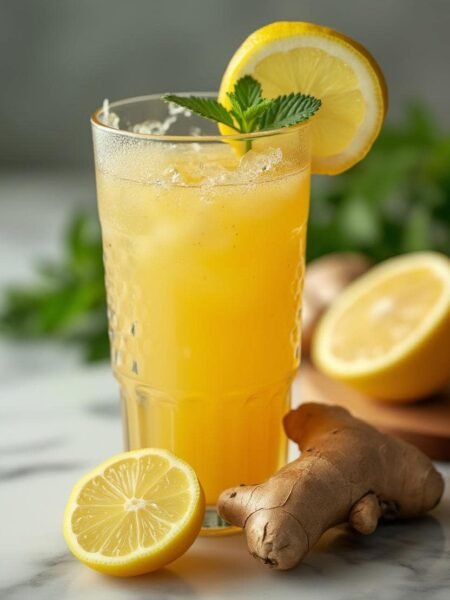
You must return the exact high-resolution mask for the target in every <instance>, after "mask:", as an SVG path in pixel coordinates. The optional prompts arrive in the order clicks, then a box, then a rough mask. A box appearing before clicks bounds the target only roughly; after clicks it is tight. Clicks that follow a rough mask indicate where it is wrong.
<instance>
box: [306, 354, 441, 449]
mask: <svg viewBox="0 0 450 600" xmlns="http://www.w3.org/2000/svg"><path fill="white" fill-rule="evenodd" d="M294 401H295V402H296V403H297V404H298V403H302V402H323V403H326V404H340V405H341V406H344V407H345V408H347V409H348V410H349V411H350V412H351V413H352V414H353V415H355V416H356V417H359V418H361V419H364V420H365V421H367V422H369V423H371V424H372V425H374V426H375V427H377V428H378V429H380V430H382V431H386V432H389V433H394V434H395V435H398V436H399V437H401V438H403V439H405V440H407V441H409V442H411V443H412V444H415V445H416V446H418V447H419V448H420V449H421V450H423V451H424V452H425V453H426V454H428V456H430V457H431V458H433V459H435V460H450V390H447V392H444V393H442V394H441V395H440V396H436V397H433V398H430V399H428V400H424V401H421V402H418V403H415V404H388V403H385V402H379V401H376V400H374V399H373V398H369V397H367V396H364V395H363V394H361V393H360V392H357V391H355V390H353V389H352V388H350V387H348V386H347V385H344V384H342V383H339V382H337V381H334V380H332V379H329V378H328V377H326V376H325V375H322V374H321V373H319V372H318V371H317V370H316V369H314V367H312V366H311V364H308V363H307V362H305V363H304V364H302V366H301V368H300V372H299V375H298V376H297V378H296V381H295V384H294Z"/></svg>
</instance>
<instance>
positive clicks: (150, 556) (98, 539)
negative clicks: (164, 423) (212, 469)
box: [64, 448, 204, 576]
mask: <svg viewBox="0 0 450 600" xmlns="http://www.w3.org/2000/svg"><path fill="white" fill-rule="evenodd" d="M203 513H204V497H203V492H202V489H201V487H200V484H199V482H198V480H197V477H196V475H195V473H194V471H193V469H192V468H191V467H190V466H189V465H187V464H186V463H185V462H183V461H181V460H179V459H178V458H176V457H175V456H174V455H172V454H171V453H170V452H167V451H165V450H159V449H151V448H146V449H143V450H133V451H131V452H125V453H123V454H120V455H118V456H115V457H113V458H111V459H109V460H107V461H106V462H104V463H102V464H101V465H99V466H98V467H97V468H95V469H94V470H93V471H91V472H90V473H88V474H87V475H86V476H84V477H83V478H82V479H81V480H80V481H79V482H78V483H77V484H76V485H75V487H74V489H73V491H72V493H71V496H70V498H69V501H68V503H67V506H66V511H65V515H64V537H65V539H66V542H67V544H68V546H69V548H70V550H71V552H72V553H73V554H74V555H75V556H76V557H77V558H78V559H79V560H81V561H82V562H83V563H85V564H87V565H88V566H89V567H92V568H93V569H96V570H98V571H102V572H104V573H109V574H110V575H118V576H129V575H140V574H142V573H148V572H150V571H154V570H156V569H159V568H161V567H163V566H164V565H166V564H168V563H169V562H172V561H173V560H175V559H176V558H178V557H179V556H181V555H182V554H183V553H184V552H185V551H186V550H187V549H188V548H189V546H190V545H191V544H192V543H193V542H194V540H195V538H196V537H197V535H198V533H199V531H200V527H201V524H202V519H203Z"/></svg>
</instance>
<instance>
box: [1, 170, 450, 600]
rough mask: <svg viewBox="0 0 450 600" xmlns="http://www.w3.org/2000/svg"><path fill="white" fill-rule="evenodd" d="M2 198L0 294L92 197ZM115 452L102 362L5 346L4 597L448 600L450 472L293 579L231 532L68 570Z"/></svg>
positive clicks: (60, 183) (13, 185) (4, 187)
mask: <svg viewBox="0 0 450 600" xmlns="http://www.w3.org/2000/svg"><path fill="white" fill-rule="evenodd" d="M0 197H1V198H2V219H1V220H0V251H1V253H2V255H4V256H8V260H7V261H6V260H4V261H0V286H1V285H3V284H5V283H6V282H8V281H12V280H13V279H20V278H21V277H23V276H27V275H28V274H29V273H30V270H31V264H32V262H33V261H34V260H35V259H36V257H39V256H42V254H44V255H47V256H48V255H54V254H55V253H56V252H58V236H59V234H60V232H61V227H62V225H63V223H64V221H65V219H66V218H67V215H68V214H69V213H70V212H71V211H72V210H73V208H74V206H76V205H77V204H78V200H79V199H83V198H85V204H86V203H89V202H92V198H93V186H92V180H91V179H89V178H84V179H82V178H80V177H79V176H78V175H76V174H75V175H61V176H57V177H55V175H54V174H50V175H49V176H47V177H46V176H44V175H30V174H28V175H25V176H24V174H16V175H14V174H13V175H11V176H7V177H5V176H2V177H0ZM62 199H63V200H62ZM33 209H34V210H33ZM42 215H44V216H43V217H42ZM38 217H41V218H40V219H39V221H38V222H39V223H40V226H39V227H36V222H37V221H36V219H37V218H38ZM121 450H122V435H121V425H120V414H119V401H118V393H117V389H116V385H115V382H114V380H113V378H112V375H111V373H110V369H109V366H108V365H103V366H100V367H83V366H82V365H81V364H80V360H79V356H78V355H77V354H76V353H75V352H74V351H73V350H71V349H67V348H61V347H57V346H55V345H52V344H40V343H39V344H33V345H30V344H27V345H24V344H20V343H17V342H14V343H13V342H11V341H8V340H5V339H0V599H1V600H28V599H33V600H41V599H42V600H53V599H55V600H79V599H83V600H103V599H105V600H170V599H178V598H198V599H200V598H203V599H211V600H220V599H227V600H229V599H230V598H233V599H246V600H247V599H252V598H255V599H265V598H270V599H272V598H273V599H277V600H278V599H280V598H282V599H287V600H288V599H290V598H295V599H296V600H298V599H299V598H302V599H304V600H327V599H333V600H340V599H342V600H357V599H358V600H359V599H364V600H372V599H373V600H375V599H380V598H382V599H386V600H397V599H401V600H402V599H407V600H415V598H420V597H424V598H426V599H427V600H449V599H450V464H447V465H439V468H440V469H441V471H442V472H443V474H444V476H445V478H446V482H447V491H446V495H445V497H444V499H443V501H442V503H441V504H440V506H439V507H438V508H437V509H436V510H435V511H433V513H432V514H431V515H430V516H428V517H426V518H423V519H420V520H417V521H414V522H411V523H394V524H390V525H385V526H380V527H379V529H378V530H377V531H376V533H374V534H373V535H372V536H368V537H363V536H360V535H358V534H356V533H354V532H352V531H351V530H350V529H349V528H347V527H339V528H335V529H334V530H331V531H329V532H328V533H327V534H326V535H325V536H323V538H322V540H321V541H320V542H319V544H318V545H317V546H316V547H315V548H314V549H313V551H312V552H311V553H310V554H309V555H308V557H307V558H306V560H305V561H304V562H303V563H302V565H300V567H299V568H297V569H295V570H294V571H290V572H285V573H280V572H274V571H270V570H268V569H266V568H264V567H263V566H261V565H260V564H259V563H257V562H256V561H255V560H254V559H252V558H251V557H250V556H249V554H248V552H247V548H246V543H245V539H244V536H243V535H242V534H237V535H234V536H230V537H224V538H199V539H198V540H197V541H196V542H195V544H194V545H193V546H192V547H191V549H190V550H189V551H188V552H187V553H186V554H185V555H184V556H183V557H182V558H180V559H179V560H177V561H176V562H174V563H172V564H171V565H169V566H168V567H167V568H166V569H164V570H162V571H160V572H158V573H154V574H151V575H148V576H142V577H138V578H134V579H124V580H119V579H114V578H111V577H107V576H103V575H100V574H98V573H95V572H94V571H91V570H90V569H88V568H87V567H85V566H83V565H82V564H81V563H79V562H77V561H76V559H75V558H73V557H72V555H71V554H70V553H69V552H68V550H67V548H66V545H65V543H64V540H63V537H62V533H61V524H62V515H63V510H64V506H65V503H66V500H67V497H68V495H69V492H70V490H71V488H72V486H73V484H74V483H75V482H76V480H77V479H78V478H79V477H80V476H81V475H82V474H84V473H85V472H86V471H87V470H89V469H90V468H92V467H93V466H95V465H96V464H97V463H98V462H100V461H101V460H103V459H104V458H106V457H109V456H111V455H113V454H115V453H117V452H120V451H121Z"/></svg>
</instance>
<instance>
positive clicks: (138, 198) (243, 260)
mask: <svg viewBox="0 0 450 600" xmlns="http://www.w3.org/2000/svg"><path fill="white" fill-rule="evenodd" d="M92 129H93V138H94V150H95V164H96V181H97V196H98V206H99V214H100V221H101V227H102V238H103V251H104V263H105V271H106V288H107V298H108V320H109V335H110V342H111V360H112V368H113V370H114V375H115V377H116V379H117V381H118V383H119V386H120V391H121V398H122V406H123V423H124V430H125V440H126V447H127V448H128V449H135V448H142V447H160V448H165V449H168V450H171V451H172V452H174V453H175V454H176V455H177V456H178V457H180V458H182V459H184V460H186V461H187V462H188V463H189V464H190V465H191V466H192V467H194V469H195V471H196V472H197V475H198V477H199V480H200V482H201V485H202V486H203V489H204V491H205V496H206V503H207V511H206V515H205V522H204V527H205V528H208V529H210V530H213V531H214V532H216V533H217V532H221V531H224V532H226V531H227V524H226V523H225V522H224V521H222V520H221V519H220V517H219V516H218V515H217V513H216V510H215V503H216V501H217V498H218V496H219V494H220V492H221V491H223V490H224V489H225V488H228V487H230V486H235V485H239V484H241V483H247V484H250V483H257V482H262V481H264V480H265V479H267V478H268V477H269V476H270V475H272V474H273V473H274V472H275V471H276V470H277V469H278V468H280V467H281V466H282V465H283V464H284V463H285V461H286V451H287V441H286V437H285V435H284V433H283V428H282V417H283V415H284V414H285V413H286V412H287V411H288V410H289V406H290V388H291V383H292V379H293V377H294V374H295V372H296V369H297V367H298V364H299V360H300V310H301V292H302V282H303V275H304V262H305V240H306V221H307V215H308V206H309V187H310V142H309V126H308V124H307V123H304V124H301V125H298V126H295V127H291V128H286V129H279V130H274V131H268V132H259V133H253V134H236V135H229V136H224V135H219V133H218V129H217V126H216V124H214V123H210V122H207V121H205V120H203V119H201V118H200V117H196V116H195V115H193V114H191V113H189V112H188V111H185V110H183V109H180V108H178V107H175V106H173V105H168V104H167V103H165V102H164V101H162V100H161V99H159V97H158V96H146V97H139V98H132V99H127V100H122V101H119V102H114V103H112V104H111V105H110V106H109V107H108V106H106V105H105V106H104V107H103V108H101V109H99V110H97V111H96V112H95V113H94V115H93V116H92Z"/></svg>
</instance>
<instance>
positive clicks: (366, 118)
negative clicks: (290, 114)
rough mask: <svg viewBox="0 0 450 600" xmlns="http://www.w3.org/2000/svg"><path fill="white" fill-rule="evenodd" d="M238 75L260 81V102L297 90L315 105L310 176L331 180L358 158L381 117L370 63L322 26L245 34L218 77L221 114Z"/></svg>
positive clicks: (383, 95)
mask: <svg viewBox="0 0 450 600" xmlns="http://www.w3.org/2000/svg"><path fill="white" fill-rule="evenodd" d="M244 75H252V76H253V77H254V78H255V79H257V80H258V81H259V82H260V83H261V85H262V90H263V96H264V97H266V98H275V97H276V96H279V95H283V94H289V93H291V92H302V93H304V94H311V95H313V96H315V97H316V98H319V99H320V100H321V101H322V105H321V107H320V109H319V111H318V112H317V113H316V114H315V115H314V117H312V118H311V120H310V126H311V132H312V171H313V173H323V174H328V175H335V174H337V173H341V172H342V171H345V170H346V169H349V168H350V167H352V166H353V165H354V164H355V163H357V162H358V161H360V160H361V159H362V158H364V156H365V155H366V154H367V152H368V151H369V150H370V148H371V146H372V144H373V142H374V141H375V140H376V138H377V136H378V134H379V132H380V129H381V126H382V124H383V121H384V117H385V115H386V111H387V88H386V83H385V81H384V77H383V74H382V72H381V69H380V67H379V66H378V64H377V63H376V61H375V59H374V58H373V57H372V56H371V54H370V53H369V52H368V51H367V50H366V49H365V48H364V47H363V46H362V45H361V44H359V43H358V42H355V41H354V40H352V39H351V38H349V37H347V36H346V35H344V34H342V33H339V32H337V31H334V30H333V29H330V28H329V27H323V26H321V25H314V24H312V23H301V22H279V23H271V24H270V25H266V26H265V27H262V28H261V29H258V30H257V31H255V32H254V33H252V34H251V35H250V36H249V37H248V38H247V39H246V40H245V41H244V43H243V44H242V45H241V46H240V48H239V49H238V50H237V51H236V53H235V54H234V56H233V57H232V59H231V61H230V63H229V64H228V67H227V69H226V71H225V74H224V76H223V78H222V83H221V85H220V91H219V101H220V102H222V103H223V104H224V105H225V106H226V107H227V108H230V102H229V99H228V97H227V92H232V91H233V88H234V85H235V83H236V81H237V80H238V79H240V78H241V77H243V76H244ZM220 129H221V131H222V133H224V134H226V133H233V132H232V131H231V130H229V129H228V128H227V127H226V126H223V125H221V126H220Z"/></svg>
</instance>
